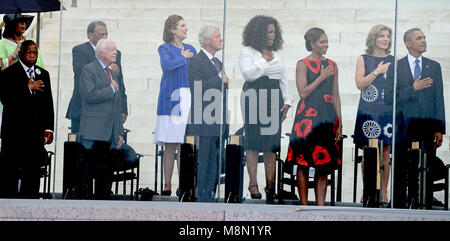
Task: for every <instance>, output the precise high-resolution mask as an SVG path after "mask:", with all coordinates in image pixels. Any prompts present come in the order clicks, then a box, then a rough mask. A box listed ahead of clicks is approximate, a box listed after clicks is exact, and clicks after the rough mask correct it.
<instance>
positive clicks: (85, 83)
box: [80, 39, 123, 199]
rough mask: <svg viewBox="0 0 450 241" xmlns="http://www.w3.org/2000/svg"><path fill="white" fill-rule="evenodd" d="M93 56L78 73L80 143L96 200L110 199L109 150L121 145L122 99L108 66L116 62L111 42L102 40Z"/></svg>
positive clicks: (114, 49) (113, 74)
mask: <svg viewBox="0 0 450 241" xmlns="http://www.w3.org/2000/svg"><path fill="white" fill-rule="evenodd" d="M95 56H96V59H95V60H94V61H92V62H91V63H89V64H87V65H86V66H84V67H83V69H82V71H81V76H80V96H81V119H80V135H81V138H82V144H83V145H84V146H85V148H86V149H88V150H91V151H90V153H91V154H92V155H90V157H89V160H88V162H89V167H88V172H89V176H94V177H95V194H94V198H95V199H110V198H111V196H110V191H111V188H110V182H111V180H110V179H111V175H112V173H113V171H112V163H111V160H110V159H111V158H110V157H109V155H110V154H109V153H111V152H110V149H118V148H120V146H121V145H122V144H123V124H122V106H121V105H122V101H121V95H120V91H121V90H120V86H119V85H118V83H117V81H116V80H117V78H118V77H117V75H116V74H115V73H114V72H113V71H112V70H111V68H110V66H111V64H112V63H114V62H115V61H116V56H117V50H116V46H115V44H114V42H113V41H111V40H109V39H101V40H99V41H98V43H97V46H96V51H95Z"/></svg>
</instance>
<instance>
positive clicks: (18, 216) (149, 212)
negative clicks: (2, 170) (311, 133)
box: [0, 196, 450, 221]
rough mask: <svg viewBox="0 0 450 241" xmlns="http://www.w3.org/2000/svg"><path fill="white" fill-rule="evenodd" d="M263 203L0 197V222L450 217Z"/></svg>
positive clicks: (353, 206)
mask: <svg viewBox="0 0 450 241" xmlns="http://www.w3.org/2000/svg"><path fill="white" fill-rule="evenodd" d="M116 198H117V197H116ZM264 202H265V201H264V200H246V201H244V203H242V204H226V203H186V202H182V203H180V202H177V198H176V197H161V196H155V197H154V198H153V201H125V200H111V201H93V200H61V199H47V200H43V199H41V200H22V199H0V221H17V220H23V221H37V220H42V221H43V220H46V221H62V220H65V221H383V220H386V221H450V212H448V211H443V210H401V209H388V208H363V207H362V206H361V205H360V204H353V203H337V204H336V206H323V207H318V206H313V205H311V206H300V205H298V204H297V205H296V204H295V203H287V204H285V205H267V204H264Z"/></svg>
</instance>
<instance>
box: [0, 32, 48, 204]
mask: <svg viewBox="0 0 450 241" xmlns="http://www.w3.org/2000/svg"><path fill="white" fill-rule="evenodd" d="M37 58H38V51H37V45H36V43H34V42H33V41H31V40H26V41H24V42H23V43H22V45H21V47H20V51H19V61H17V62H16V63H14V64H13V65H11V66H10V67H8V68H6V69H5V70H4V71H2V72H1V73H0V86H1V88H0V100H1V102H2V103H3V105H4V112H3V124H2V130H1V137H2V146H1V153H0V155H1V159H0V160H1V164H0V165H1V168H2V170H3V172H2V174H1V175H0V196H1V197H7V198H17V197H19V198H39V184H40V166H41V163H42V161H43V158H46V151H45V149H44V145H46V144H50V143H52V142H53V130H54V127H53V125H54V112H53V98H52V90H51V87H50V75H49V73H48V72H47V71H46V70H45V69H43V68H40V67H38V66H37V65H35V64H36V61H37Z"/></svg>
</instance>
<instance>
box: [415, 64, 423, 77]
mask: <svg viewBox="0 0 450 241" xmlns="http://www.w3.org/2000/svg"><path fill="white" fill-rule="evenodd" d="M415 62H416V66H414V80H416V79H417V78H419V76H420V75H421V74H422V69H420V65H419V63H420V60H418V59H416V61H415Z"/></svg>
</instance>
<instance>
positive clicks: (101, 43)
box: [95, 39, 112, 59]
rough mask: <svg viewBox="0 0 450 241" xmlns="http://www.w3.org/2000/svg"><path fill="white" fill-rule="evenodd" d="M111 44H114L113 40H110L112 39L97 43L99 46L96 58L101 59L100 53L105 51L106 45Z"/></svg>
mask: <svg viewBox="0 0 450 241" xmlns="http://www.w3.org/2000/svg"><path fill="white" fill-rule="evenodd" d="M109 42H112V40H110V39H100V40H99V41H98V42H97V45H96V46H95V57H96V58H97V59H100V54H99V52H100V51H105V48H106V44H107V43H109Z"/></svg>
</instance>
